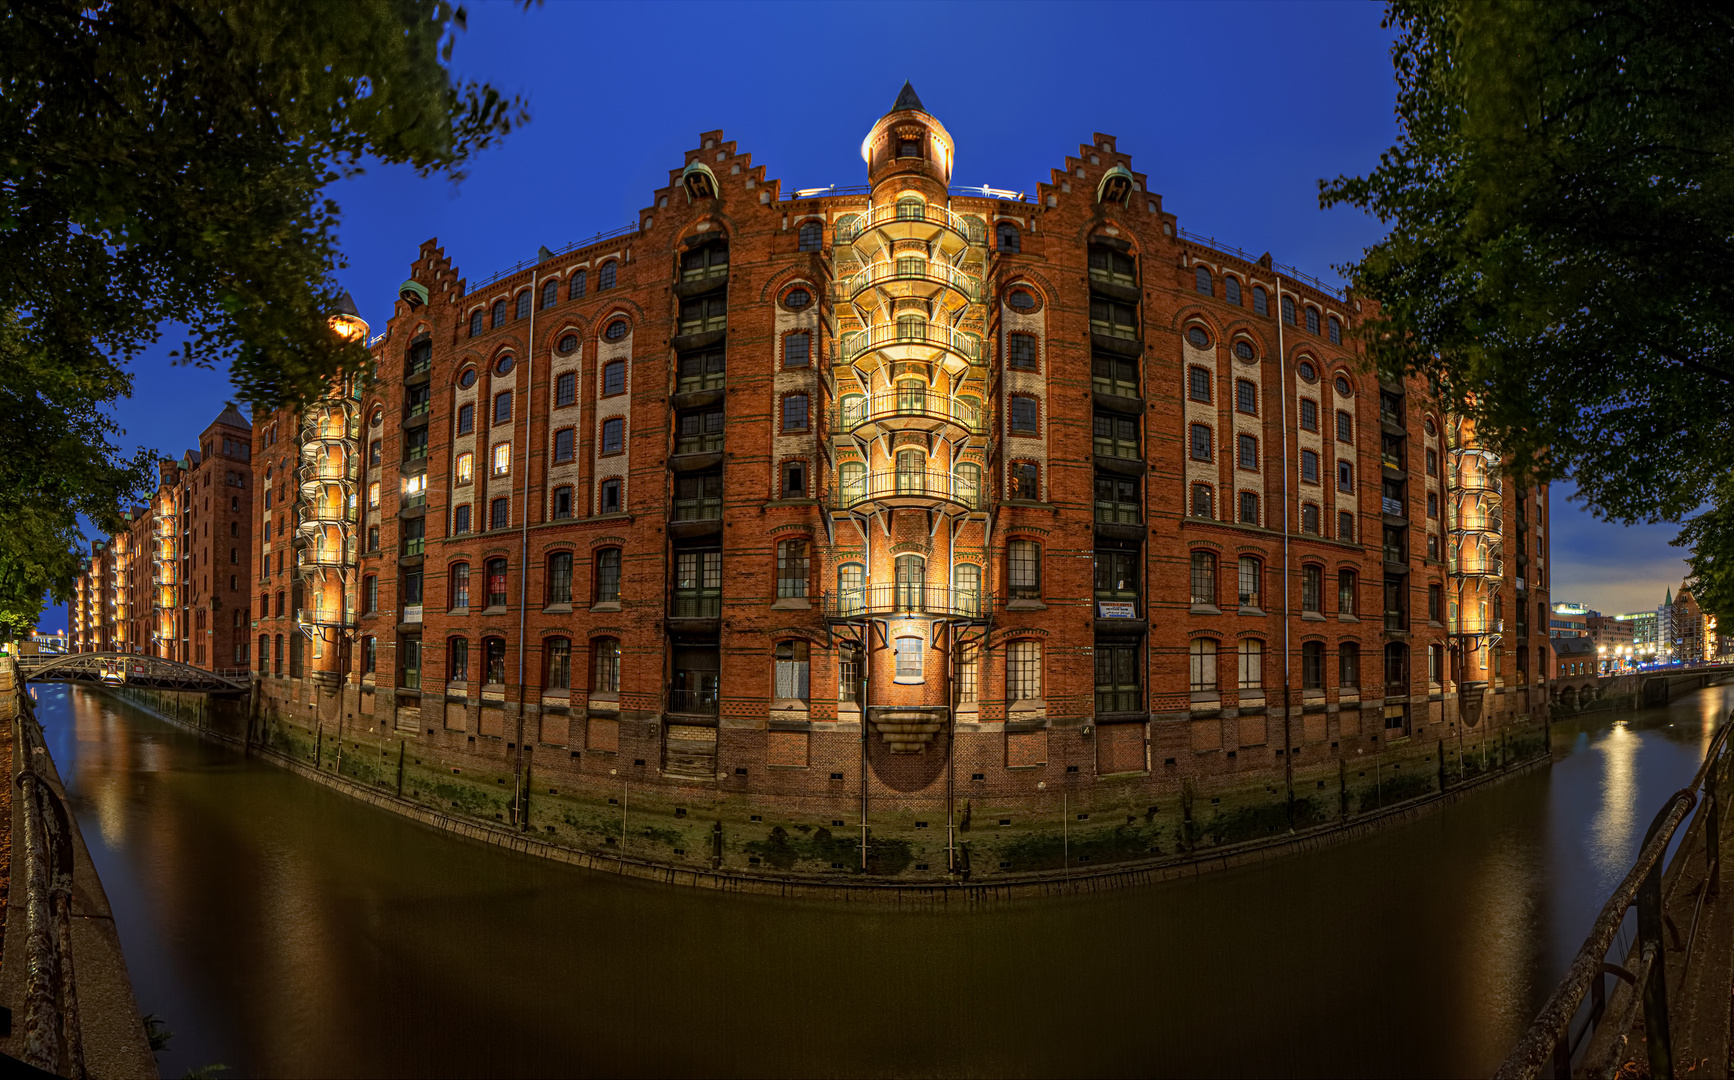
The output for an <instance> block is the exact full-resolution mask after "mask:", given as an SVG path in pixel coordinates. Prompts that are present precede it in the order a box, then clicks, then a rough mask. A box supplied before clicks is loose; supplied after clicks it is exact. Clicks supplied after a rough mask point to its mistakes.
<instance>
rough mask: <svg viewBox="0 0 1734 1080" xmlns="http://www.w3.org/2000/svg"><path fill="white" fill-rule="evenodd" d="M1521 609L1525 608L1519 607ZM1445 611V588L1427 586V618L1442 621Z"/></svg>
mask: <svg viewBox="0 0 1734 1080" xmlns="http://www.w3.org/2000/svg"><path fill="white" fill-rule="evenodd" d="M1518 610H1519V611H1522V610H1524V609H1523V608H1521V607H1520V608H1518ZM1444 612H1445V590H1444V589H1442V588H1441V587H1439V586H1438V585H1429V586H1427V618H1429V619H1431V620H1432V621H1434V622H1442V621H1443V616H1444Z"/></svg>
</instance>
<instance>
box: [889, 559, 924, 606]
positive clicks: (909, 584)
mask: <svg viewBox="0 0 1734 1080" xmlns="http://www.w3.org/2000/svg"><path fill="white" fill-rule="evenodd" d="M892 572H893V576H894V585H895V589H896V597H895V599H894V601H893V602H894V603H895V605H896V607H897V610H898V611H926V610H927V605H926V599H927V596H926V586H927V564H926V563H925V562H924V561H923V560H922V558H921V556H919V555H899V556H897V561H896V562H894V563H893V564H892Z"/></svg>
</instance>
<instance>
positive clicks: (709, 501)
mask: <svg viewBox="0 0 1734 1080" xmlns="http://www.w3.org/2000/svg"><path fill="white" fill-rule="evenodd" d="M722 486H723V485H722V475H721V474H720V473H711V474H710V475H707V476H680V477H676V478H675V481H674V520H676V521H715V520H717V519H718V518H720V517H722Z"/></svg>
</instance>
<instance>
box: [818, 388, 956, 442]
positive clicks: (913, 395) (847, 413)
mask: <svg viewBox="0 0 1734 1080" xmlns="http://www.w3.org/2000/svg"><path fill="white" fill-rule="evenodd" d="M900 417H903V418H911V419H924V420H925V419H931V420H943V421H945V422H947V423H951V424H956V425H957V426H958V427H960V428H963V429H964V430H965V431H968V432H970V433H971V434H975V435H979V434H981V433H982V432H983V431H984V430H985V428H984V426H983V424H982V416H981V410H980V409H978V408H977V407H976V406H975V405H973V404H971V403H969V402H966V401H963V400H962V399H960V398H955V397H951V396H950V395H948V394H942V393H940V392H938V391H934V390H927V389H925V388H924V389H921V390H914V391H911V390H887V391H882V392H880V393H877V394H870V395H868V396H866V397H849V398H845V399H844V400H843V404H842V407H841V408H839V409H838V410H837V424H836V431H837V432H838V433H839V434H841V433H844V432H852V431H854V430H855V429H857V428H859V427H861V426H862V425H864V424H874V423H884V422H886V421H891V420H896V419H898V418H900Z"/></svg>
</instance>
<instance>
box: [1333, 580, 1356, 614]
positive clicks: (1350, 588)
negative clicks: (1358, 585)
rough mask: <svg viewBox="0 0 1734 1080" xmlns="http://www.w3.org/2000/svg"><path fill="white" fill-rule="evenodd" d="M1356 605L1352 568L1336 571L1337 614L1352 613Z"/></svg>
mask: <svg viewBox="0 0 1734 1080" xmlns="http://www.w3.org/2000/svg"><path fill="white" fill-rule="evenodd" d="M1357 606H1358V605H1357V604H1356V603H1355V572H1354V571H1353V570H1339V571H1337V614H1339V615H1353V614H1355V609H1356V607H1357Z"/></svg>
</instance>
